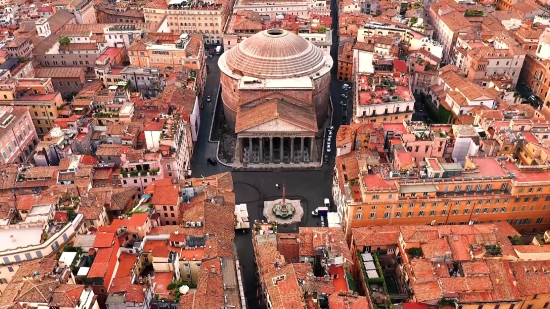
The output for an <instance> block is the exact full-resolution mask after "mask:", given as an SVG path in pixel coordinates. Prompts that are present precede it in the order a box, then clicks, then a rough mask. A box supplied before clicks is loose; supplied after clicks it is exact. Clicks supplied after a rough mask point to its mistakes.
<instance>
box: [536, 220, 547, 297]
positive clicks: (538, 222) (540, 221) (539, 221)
mask: <svg viewBox="0 0 550 309" xmlns="http://www.w3.org/2000/svg"><path fill="white" fill-rule="evenodd" d="M540 223H542V218H537V224H540ZM544 308H546V307H544Z"/></svg>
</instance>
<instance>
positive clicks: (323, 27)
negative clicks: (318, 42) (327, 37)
mask: <svg viewBox="0 0 550 309" xmlns="http://www.w3.org/2000/svg"><path fill="white" fill-rule="evenodd" d="M319 33H327V27H325V26H321V27H319Z"/></svg>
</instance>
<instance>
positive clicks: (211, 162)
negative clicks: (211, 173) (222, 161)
mask: <svg viewBox="0 0 550 309" xmlns="http://www.w3.org/2000/svg"><path fill="white" fill-rule="evenodd" d="M206 163H207V164H208V165H212V166H216V165H218V160H216V159H214V158H208V159H206Z"/></svg>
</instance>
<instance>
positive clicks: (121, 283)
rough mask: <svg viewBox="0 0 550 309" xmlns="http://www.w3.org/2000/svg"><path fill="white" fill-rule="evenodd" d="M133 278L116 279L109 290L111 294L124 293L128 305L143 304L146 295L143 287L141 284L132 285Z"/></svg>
mask: <svg viewBox="0 0 550 309" xmlns="http://www.w3.org/2000/svg"><path fill="white" fill-rule="evenodd" d="M131 282H132V278H131V277H130V276H127V277H122V278H115V279H113V282H112V283H111V287H110V288H109V293H124V295H125V296H126V297H125V299H124V300H125V301H126V302H127V303H132V302H134V303H143V302H144V301H145V294H144V293H143V286H142V285H139V284H131Z"/></svg>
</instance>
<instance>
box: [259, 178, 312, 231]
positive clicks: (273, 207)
mask: <svg viewBox="0 0 550 309" xmlns="http://www.w3.org/2000/svg"><path fill="white" fill-rule="evenodd" d="M282 189H283V196H282V198H281V199H278V200H275V201H266V202H264V216H265V217H266V218H267V219H268V221H270V222H271V221H276V222H277V223H280V224H291V223H296V222H300V221H302V216H303V215H304V210H303V208H302V205H301V204H300V201H299V200H288V199H287V198H286V186H285V185H284V184H283V186H282Z"/></svg>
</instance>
